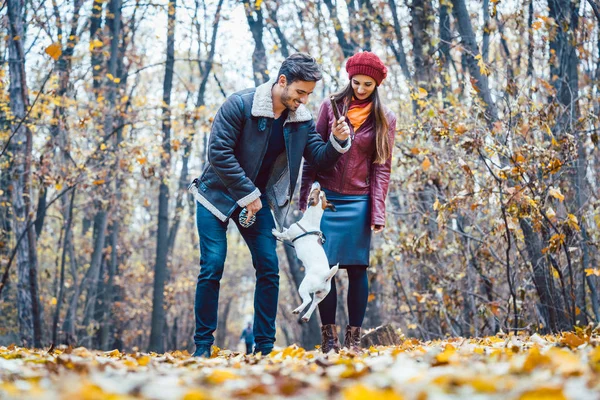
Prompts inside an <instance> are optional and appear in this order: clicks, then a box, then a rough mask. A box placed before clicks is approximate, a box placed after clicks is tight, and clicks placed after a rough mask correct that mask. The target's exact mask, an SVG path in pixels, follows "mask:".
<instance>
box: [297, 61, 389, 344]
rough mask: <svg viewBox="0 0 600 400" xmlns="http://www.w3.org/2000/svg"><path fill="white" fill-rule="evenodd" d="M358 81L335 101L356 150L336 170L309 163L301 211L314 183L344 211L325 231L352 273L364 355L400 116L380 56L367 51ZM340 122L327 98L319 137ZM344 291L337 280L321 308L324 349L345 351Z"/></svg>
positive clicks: (349, 336) (352, 311)
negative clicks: (375, 239) (383, 90)
mask: <svg viewBox="0 0 600 400" xmlns="http://www.w3.org/2000/svg"><path fill="white" fill-rule="evenodd" d="M346 71H347V72H348V77H349V78H350V82H349V83H348V85H347V86H346V87H345V88H344V89H343V90H342V91H340V92H338V93H336V94H334V95H333V96H334V99H335V103H336V104H337V107H338V110H339V111H340V113H342V115H345V116H346V121H347V122H348V125H350V131H351V137H352V147H351V148H350V150H349V151H348V152H347V153H346V154H344V155H343V156H342V157H341V158H340V160H339V161H338V162H337V163H336V165H335V167H334V168H332V169H330V170H328V171H319V172H317V171H316V170H315V169H314V168H313V167H312V166H311V165H309V164H308V163H307V162H306V161H305V164H304V170H303V173H302V186H301V190H300V209H301V210H302V211H304V210H306V199H307V197H308V194H309V191H310V187H311V185H312V183H313V182H314V181H318V182H319V183H320V184H321V187H322V188H323V189H324V190H325V193H326V195H327V200H329V201H330V202H331V203H333V204H334V205H335V207H336V210H337V211H336V212H329V211H328V212H325V214H324V215H323V219H322V220H321V230H322V231H323V233H324V235H325V237H326V239H327V240H326V241H325V243H324V248H325V252H326V253H327V257H328V260H329V263H330V264H331V265H335V264H337V263H339V264H340V268H344V269H346V270H347V272H348V280H349V286H348V300H347V301H348V317H349V318H348V321H349V325H348V326H347V327H346V332H345V335H344V346H345V347H347V348H348V349H350V350H352V351H355V352H358V351H360V338H361V335H360V330H361V326H362V322H363V320H364V317H365V312H366V309H367V299H368V297H369V281H368V279H367V268H368V266H369V249H370V245H371V232H381V231H382V230H383V227H384V226H385V198H386V196H387V191H388V184H389V180H390V170H391V164H392V148H393V145H394V134H395V130H396V117H395V116H394V114H393V113H392V112H391V111H390V110H389V109H387V108H386V107H385V106H384V105H383V104H382V102H381V99H380V97H379V93H378V87H379V85H381V83H382V81H383V80H384V79H385V77H386V75H387V68H386V67H385V65H384V64H383V62H381V60H380V59H379V58H378V57H377V56H376V55H375V54H373V53H371V52H368V51H365V52H361V53H357V54H355V55H354V56H352V57H350V58H349V59H348V61H347V62H346ZM334 123H335V117H334V113H333V109H332V107H331V102H330V100H329V99H327V100H325V101H324V102H323V104H322V105H321V109H320V111H319V118H318V120H317V131H318V132H319V133H320V134H321V135H322V136H323V139H328V138H329V135H330V134H331V130H332V128H333V126H334V125H333V124H334ZM336 308H337V291H336V286H335V278H334V279H332V281H331V291H330V292H329V294H328V295H327V297H326V298H325V299H324V300H323V301H322V302H321V303H320V304H319V314H320V315H321V323H322V326H321V338H322V341H321V349H322V351H323V352H324V353H328V352H329V351H330V350H331V349H333V350H335V351H336V352H338V351H339V348H340V345H339V342H338V338H337V330H336V325H335V311H336Z"/></svg>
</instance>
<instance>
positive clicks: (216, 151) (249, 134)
mask: <svg viewBox="0 0 600 400" xmlns="http://www.w3.org/2000/svg"><path fill="white" fill-rule="evenodd" d="M277 76H278V78H277V80H272V81H269V82H267V83H265V84H263V85H261V86H259V87H257V88H253V89H247V90H243V91H241V92H238V93H235V94H233V95H231V96H230V97H229V98H228V99H227V100H226V101H225V103H224V104H223V105H222V106H221V108H220V109H219V111H218V112H217V115H216V116H215V119H214V122H213V125H212V129H211V134H210V140H209V147H208V162H207V164H206V166H205V168H204V171H203V173H202V176H201V177H200V178H199V179H197V180H195V181H194V183H193V184H192V185H190V191H191V192H192V193H193V194H194V197H195V198H196V200H197V209H196V225H197V227H198V234H199V236H200V274H199V275H198V282H197V285H196V298H195V304H194V308H195V314H196V332H195V334H194V343H195V344H196V351H195V352H194V356H195V357H210V349H211V346H212V344H213V342H214V337H213V332H214V330H215V329H216V327H217V309H218V301H219V282H220V279H221V276H222V275H223V268H224V264H225V256H226V254H227V239H226V230H227V224H228V221H229V219H232V220H233V221H234V222H235V223H236V225H237V226H238V229H239V230H240V233H241V235H242V237H243V238H244V240H245V241H246V244H247V245H248V248H249V249H250V253H251V254H252V263H253V265H254V269H255V270H256V288H255V291H254V328H253V330H254V341H255V344H256V345H255V349H254V351H255V353H259V352H260V353H262V354H268V353H270V352H271V350H272V349H273V343H274V342H275V317H276V314H277V299H278V296H279V266H278V261H277V254H276V243H277V242H276V240H275V237H274V236H273V235H272V233H271V230H272V229H273V228H274V227H275V223H277V226H278V227H281V226H283V220H284V218H285V216H286V213H287V210H288V208H289V203H290V198H291V196H292V193H294V188H295V186H296V181H297V179H298V173H299V170H300V164H301V161H302V157H305V158H306V159H307V160H308V161H310V163H311V165H315V166H316V168H317V169H325V168H331V167H333V166H334V164H335V163H336V162H337V160H338V159H339V158H340V157H341V155H342V154H343V153H345V152H346V151H348V149H349V148H350V139H349V134H350V129H349V127H348V125H347V124H346V123H345V122H343V120H342V119H340V121H338V122H337V123H336V124H335V127H334V128H333V129H332V132H333V135H331V138H330V140H329V141H328V142H327V143H326V142H324V141H323V139H322V138H321V136H320V135H319V134H318V133H317V132H316V130H315V124H314V121H313V119H312V116H311V114H310V112H309V111H308V110H307V108H306V106H305V104H306V103H307V101H308V96H309V95H310V94H311V93H312V92H313V90H314V88H315V85H316V83H317V81H319V80H320V79H321V78H322V74H321V68H320V67H319V65H318V64H317V63H316V61H315V60H314V58H312V57H311V56H309V55H307V54H301V53H296V54H294V55H292V56H290V57H288V58H287V59H286V60H285V61H284V62H283V64H282V65H281V68H280V70H279V73H278V74H277ZM243 208H246V210H247V214H248V220H250V218H251V217H252V216H255V217H256V222H254V224H252V225H251V226H249V227H243V226H242V225H241V223H240V222H239V214H240V212H241V211H242V209H243ZM269 208H270V209H271V210H272V211H273V214H271V212H270V211H269ZM273 216H275V220H274V219H273Z"/></svg>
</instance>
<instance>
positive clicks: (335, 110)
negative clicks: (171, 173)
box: [329, 96, 341, 125]
mask: <svg viewBox="0 0 600 400" xmlns="http://www.w3.org/2000/svg"><path fill="white" fill-rule="evenodd" d="M329 101H330V102H331V109H332V110H333V116H334V117H335V123H336V125H337V122H338V121H339V120H340V118H341V115H340V110H339V109H338V107H337V104H336V103H335V97H333V96H330V97H329Z"/></svg>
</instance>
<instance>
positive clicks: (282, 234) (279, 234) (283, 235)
mask: <svg viewBox="0 0 600 400" xmlns="http://www.w3.org/2000/svg"><path fill="white" fill-rule="evenodd" d="M271 233H272V234H273V236H275V237H276V238H277V239H281V240H286V239H289V237H288V229H284V230H283V231H281V232H279V231H278V230H277V229H275V228H273V230H271Z"/></svg>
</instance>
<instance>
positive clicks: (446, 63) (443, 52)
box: [439, 4, 452, 107]
mask: <svg viewBox="0 0 600 400" xmlns="http://www.w3.org/2000/svg"><path fill="white" fill-rule="evenodd" d="M439 31H440V42H441V43H440V57H441V60H442V74H441V78H440V79H441V81H442V97H443V98H444V107H449V106H450V101H449V100H448V96H449V95H450V92H451V89H452V87H451V86H450V43H452V34H451V27H450V14H449V12H448V6H447V5H446V4H443V5H442V6H441V7H440V28H439Z"/></svg>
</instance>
